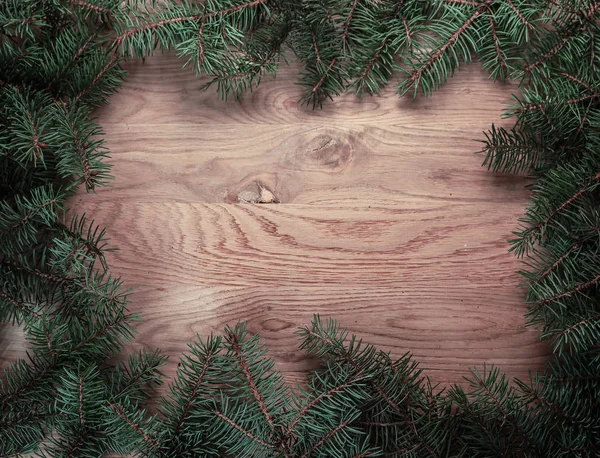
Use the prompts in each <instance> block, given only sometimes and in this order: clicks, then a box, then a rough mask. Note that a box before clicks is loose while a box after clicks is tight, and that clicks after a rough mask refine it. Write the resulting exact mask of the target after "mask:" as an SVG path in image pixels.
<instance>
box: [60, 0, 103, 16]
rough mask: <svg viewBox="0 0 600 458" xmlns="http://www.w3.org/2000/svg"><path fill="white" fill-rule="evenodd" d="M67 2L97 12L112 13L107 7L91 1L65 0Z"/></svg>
mask: <svg viewBox="0 0 600 458" xmlns="http://www.w3.org/2000/svg"><path fill="white" fill-rule="evenodd" d="M67 2H69V3H70V4H72V5H75V6H79V7H81V8H85V9H88V10H92V11H95V12H97V13H102V14H112V13H113V12H112V11H111V10H109V9H108V8H102V7H101V6H98V5H93V4H92V3H88V2H85V1H83V0H67Z"/></svg>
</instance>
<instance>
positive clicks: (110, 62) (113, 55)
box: [75, 48, 118, 100]
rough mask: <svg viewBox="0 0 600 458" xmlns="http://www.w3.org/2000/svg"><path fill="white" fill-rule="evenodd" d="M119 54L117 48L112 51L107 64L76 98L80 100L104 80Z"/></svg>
mask: <svg viewBox="0 0 600 458" xmlns="http://www.w3.org/2000/svg"><path fill="white" fill-rule="evenodd" d="M117 59H118V55H117V52H116V48H115V49H114V50H113V51H112V52H111V54H110V57H109V59H108V61H107V62H106V64H105V65H104V66H103V67H102V68H101V69H100V71H99V72H98V73H96V74H95V75H94V77H93V78H92V81H91V82H90V84H89V85H87V86H86V87H85V88H84V89H82V90H81V91H80V92H79V93H78V94H77V95H76V96H75V100H80V99H81V98H82V97H83V96H84V95H85V94H87V93H88V92H89V91H90V90H91V89H92V88H93V87H94V86H96V84H98V82H100V81H101V80H102V78H103V77H104V75H105V74H106V72H108V71H109V70H110V69H111V67H112V66H113V65H114V64H115V63H116V62H117Z"/></svg>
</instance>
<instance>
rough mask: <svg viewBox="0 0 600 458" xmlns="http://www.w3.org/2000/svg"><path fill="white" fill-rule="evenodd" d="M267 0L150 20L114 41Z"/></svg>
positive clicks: (119, 42) (262, 1)
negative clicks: (155, 20) (154, 20)
mask: <svg viewBox="0 0 600 458" xmlns="http://www.w3.org/2000/svg"><path fill="white" fill-rule="evenodd" d="M266 1H267V0H252V1H250V2H247V3H242V4H240V5H236V6H231V7H229V8H223V9H221V10H218V11H211V12H208V13H202V14H192V15H189V16H179V17H173V18H169V19H163V20H160V21H157V22H151V23H149V24H144V25H141V26H139V27H135V28H133V29H130V30H128V31H126V32H123V33H122V34H120V35H118V36H117V37H116V38H115V41H114V43H115V44H116V45H117V46H118V45H120V44H121V42H122V41H123V40H124V39H125V38H128V37H130V36H131V35H134V34H136V33H139V32H143V31H145V30H152V29H156V28H159V27H162V26H164V25H167V24H176V23H180V22H186V21H198V20H200V19H201V20H206V19H209V18H212V17H216V16H221V15H225V14H230V13H235V12H237V11H240V10H243V9H246V8H252V7H254V6H257V5H260V4H262V3H266Z"/></svg>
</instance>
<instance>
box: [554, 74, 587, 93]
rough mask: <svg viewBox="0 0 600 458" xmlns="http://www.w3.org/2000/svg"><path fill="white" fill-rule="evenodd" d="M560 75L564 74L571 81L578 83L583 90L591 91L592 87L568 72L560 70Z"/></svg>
mask: <svg viewBox="0 0 600 458" xmlns="http://www.w3.org/2000/svg"><path fill="white" fill-rule="evenodd" d="M561 76H564V77H565V78H567V79H569V80H571V81H573V82H574V83H577V84H579V85H580V86H581V87H583V88H584V89H585V90H588V91H591V90H592V89H591V88H590V87H589V86H588V85H587V84H586V83H584V82H583V81H581V80H580V79H579V78H577V77H575V76H573V75H570V74H569V73H565V72H561Z"/></svg>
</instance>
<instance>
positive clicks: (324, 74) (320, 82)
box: [312, 57, 337, 94]
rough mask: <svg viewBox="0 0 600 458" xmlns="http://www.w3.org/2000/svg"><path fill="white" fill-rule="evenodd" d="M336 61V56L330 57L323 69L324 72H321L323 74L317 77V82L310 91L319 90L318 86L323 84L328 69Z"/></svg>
mask: <svg viewBox="0 0 600 458" xmlns="http://www.w3.org/2000/svg"><path fill="white" fill-rule="evenodd" d="M336 61H337V57H334V58H333V59H331V62H330V64H329V65H328V66H327V68H326V69H325V72H323V75H321V78H319V81H317V84H315V85H314V86H313V88H312V93H313V94H314V93H315V92H317V90H319V88H320V87H321V86H322V85H323V81H325V77H326V76H327V74H328V73H329V70H331V68H332V67H333V66H334V65H335V62H336Z"/></svg>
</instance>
